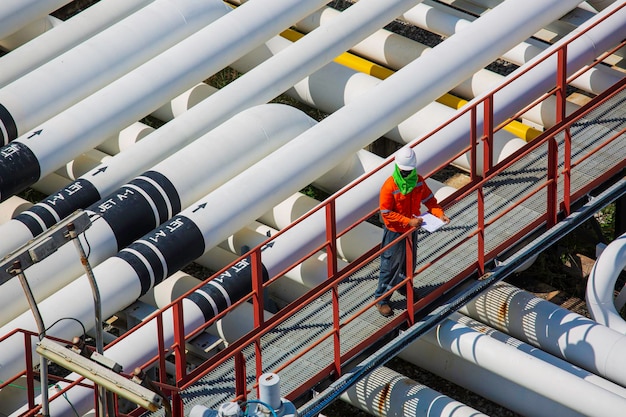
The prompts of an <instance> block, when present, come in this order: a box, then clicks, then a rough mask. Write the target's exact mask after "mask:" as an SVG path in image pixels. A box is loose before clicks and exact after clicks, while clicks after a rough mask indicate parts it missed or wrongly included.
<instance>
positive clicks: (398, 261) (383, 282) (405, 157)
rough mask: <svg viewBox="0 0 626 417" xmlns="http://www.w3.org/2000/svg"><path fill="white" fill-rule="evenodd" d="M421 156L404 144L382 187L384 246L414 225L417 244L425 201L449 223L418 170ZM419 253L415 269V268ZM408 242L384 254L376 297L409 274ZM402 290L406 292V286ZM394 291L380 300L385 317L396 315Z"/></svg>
mask: <svg viewBox="0 0 626 417" xmlns="http://www.w3.org/2000/svg"><path fill="white" fill-rule="evenodd" d="M416 168H417V157H416V156H415V152H414V151H413V149H412V148H411V147H410V146H408V145H407V146H404V147H403V148H401V149H400V150H399V151H398V152H397V153H396V157H395V167H394V171H393V174H392V175H391V176H390V177H389V178H387V180H386V181H385V183H384V184H383V186H382V188H381V190H380V215H381V218H382V220H383V223H384V225H383V241H382V246H386V245H388V244H389V243H390V242H392V241H393V240H394V239H396V238H398V237H399V236H400V235H402V234H403V233H404V232H406V231H409V230H411V229H412V228H413V242H414V245H416V244H417V230H418V229H419V227H420V226H421V224H422V218H421V217H418V216H419V215H420V205H421V204H424V205H425V206H426V207H427V208H428V211H429V212H430V213H431V214H433V215H434V216H437V217H439V218H440V219H441V220H443V221H444V222H446V223H448V222H449V221H450V219H448V217H446V215H445V214H444V212H443V209H442V208H441V206H440V205H439V203H437V200H436V199H435V196H434V195H433V193H432V191H431V190H430V188H428V186H427V185H426V182H425V181H424V178H422V176H421V175H418V173H417V170H416ZM415 258H416V257H415V256H414V257H413V269H414V270H415ZM405 268H406V243H405V242H404V241H400V242H398V243H397V244H395V245H393V246H391V247H389V248H388V249H387V250H385V251H384V252H383V253H382V255H381V258H380V276H379V278H378V287H377V288H376V292H374V298H376V299H378V298H379V297H381V296H383V294H385V293H387V292H388V291H389V290H390V289H391V288H393V287H394V286H395V285H397V284H399V283H400V282H401V281H402V280H403V279H405V278H406V274H405ZM398 292H399V293H400V294H401V295H406V286H403V287H400V289H399V290H398ZM390 298H391V294H387V295H386V296H385V297H384V298H382V299H380V300H379V301H378V302H377V303H376V308H377V309H378V311H379V312H380V314H382V315H383V316H385V317H390V316H392V315H393V310H392V309H391V307H390V306H389V299H390Z"/></svg>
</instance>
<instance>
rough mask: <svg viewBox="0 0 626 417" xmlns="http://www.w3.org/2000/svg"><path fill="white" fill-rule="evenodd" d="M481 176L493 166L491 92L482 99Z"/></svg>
mask: <svg viewBox="0 0 626 417" xmlns="http://www.w3.org/2000/svg"><path fill="white" fill-rule="evenodd" d="M483 112H484V114H483V177H486V176H487V175H489V172H490V171H491V167H493V94H490V95H489V96H487V97H486V98H485V100H484V101H483Z"/></svg>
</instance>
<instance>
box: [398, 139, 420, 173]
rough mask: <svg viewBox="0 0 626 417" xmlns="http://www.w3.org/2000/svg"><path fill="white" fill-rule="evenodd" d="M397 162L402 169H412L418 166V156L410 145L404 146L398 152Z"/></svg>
mask: <svg viewBox="0 0 626 417" xmlns="http://www.w3.org/2000/svg"><path fill="white" fill-rule="evenodd" d="M396 164H397V165H398V168H400V169H401V170H402V171H411V170H413V169H415V168H417V157H416V156H415V152H413V149H412V148H411V147H410V146H408V145H407V146H404V147H403V148H401V149H400V150H399V151H398V152H397V153H396Z"/></svg>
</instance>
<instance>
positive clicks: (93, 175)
mask: <svg viewBox="0 0 626 417" xmlns="http://www.w3.org/2000/svg"><path fill="white" fill-rule="evenodd" d="M107 168H108V167H106V166H104V167H102V168H99V169H98V170H97V171H96V172H94V173H93V174H91V176H92V177H95V176H96V175H98V174H100V173H101V172H104V171H106V170H107Z"/></svg>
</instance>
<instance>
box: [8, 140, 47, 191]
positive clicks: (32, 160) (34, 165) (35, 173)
mask: <svg viewBox="0 0 626 417" xmlns="http://www.w3.org/2000/svg"><path fill="white" fill-rule="evenodd" d="M40 174H41V167H40V166H39V161H38V160H37V157H36V156H35V154H34V153H33V151H31V150H30V148H29V147H28V146H26V145H25V144H23V143H21V142H12V143H10V144H8V145H5V146H3V147H1V148H0V201H5V200H7V199H8V198H9V197H11V196H13V195H15V194H17V193H19V192H20V191H23V190H25V189H26V188H28V187H29V186H31V185H33V184H34V183H36V182H37V181H38V180H39V175H40Z"/></svg>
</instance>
